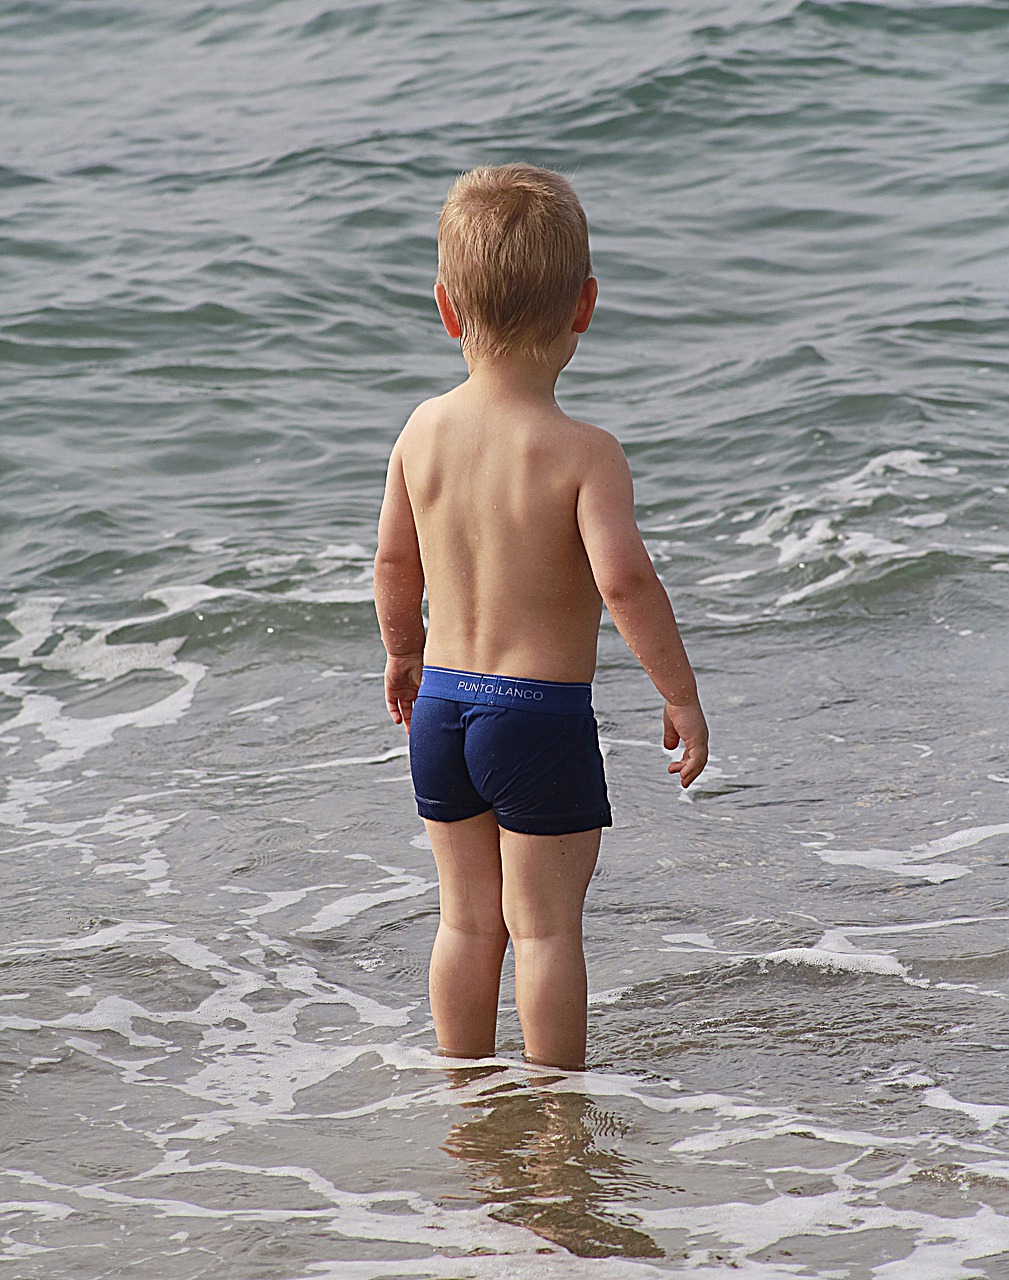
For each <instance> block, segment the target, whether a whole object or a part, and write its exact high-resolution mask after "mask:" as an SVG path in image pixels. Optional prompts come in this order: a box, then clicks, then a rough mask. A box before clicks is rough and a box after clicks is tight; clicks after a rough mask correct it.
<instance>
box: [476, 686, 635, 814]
mask: <svg viewBox="0 0 1009 1280" xmlns="http://www.w3.org/2000/svg"><path fill="white" fill-rule="evenodd" d="M464 723H465V731H466V732H465V757H466V766H467V770H468V772H469V775H470V777H471V779H472V781H473V785H474V786H475V788H476V790H477V791H478V792H479V794H480V795H482V796H483V797H484V798H485V799H486V800H488V801H489V802H490V803H491V805H492V806H493V808H494V812H495V814H496V815H497V818H498V822H499V823H500V825H501V827H502V828H504V829H507V830H509V831H515V832H520V833H524V834H527V835H539V836H547V835H549V836H554V835H564V834H567V833H569V832H572V831H591V830H593V829H594V828H596V827H604V826H609V825H610V823H611V818H610V808H609V803H608V801H607V797H606V779H605V775H604V773H603V761H602V755H601V754H600V751H599V735H598V732H597V729H596V722H595V719H594V717H593V716H591V715H545V714H541V713H538V712H535V711H525V710H516V709H513V708H502V707H473V708H471V709H470V710H469V711H468V712H467V713H466V715H465V717H464Z"/></svg>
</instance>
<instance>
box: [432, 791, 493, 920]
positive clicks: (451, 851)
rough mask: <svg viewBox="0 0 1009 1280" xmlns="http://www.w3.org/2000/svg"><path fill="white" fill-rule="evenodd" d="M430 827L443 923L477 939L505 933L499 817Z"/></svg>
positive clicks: (488, 815) (490, 815)
mask: <svg viewBox="0 0 1009 1280" xmlns="http://www.w3.org/2000/svg"><path fill="white" fill-rule="evenodd" d="M424 826H425V827H426V829H427V834H428V837H429V839H430V841H431V850H432V852H433V853H434V860H435V864H436V866H437V867H438V890H439V896H440V900H441V918H442V920H443V921H444V922H445V923H446V924H448V925H451V926H452V927H453V928H456V929H461V930H464V931H468V932H474V933H485V932H497V931H499V930H500V929H501V927H502V923H501V850H500V846H499V843H498V835H499V833H498V825H497V820H496V819H495V817H494V815H493V813H491V812H490V810H488V811H487V812H486V813H481V814H478V815H477V816H476V817H474V818H464V819H462V820H461V821H459V822H432V821H431V820H430V819H429V818H425V820H424Z"/></svg>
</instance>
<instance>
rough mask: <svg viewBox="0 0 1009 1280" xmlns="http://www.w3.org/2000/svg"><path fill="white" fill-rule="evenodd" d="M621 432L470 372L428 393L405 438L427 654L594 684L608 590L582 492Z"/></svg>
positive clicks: (435, 661)
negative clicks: (460, 381)
mask: <svg viewBox="0 0 1009 1280" xmlns="http://www.w3.org/2000/svg"><path fill="white" fill-rule="evenodd" d="M606 442H612V437H610V436H608V435H606V433H604V432H602V431H600V430H599V428H597V427H591V426H589V425H587V424H586V423H583V422H577V421H575V420H573V419H571V418H569V417H567V415H566V414H564V413H562V412H561V410H560V409H559V408H558V407H557V406H556V405H552V406H551V405H544V403H543V402H542V401H541V400H538V399H533V398H516V397H514V396H511V397H507V398H504V397H502V396H501V395H500V394H495V388H494V387H493V386H491V387H489V388H483V387H480V386H473V385H471V382H469V383H466V384H464V385H463V386H461V387H458V388H457V389H456V390H454V391H451V392H449V393H448V395H444V396H441V397H439V398H438V399H435V400H430V401H427V402H426V403H425V404H424V405H422V406H421V407H420V409H418V411H417V412H416V413H415V414H414V416H413V417H412V419H411V420H410V423H409V424H408V426H407V428H406V429H405V430H404V432H403V435H402V438H401V441H400V455H401V458H402V465H403V474H404V479H405V484H406V489H407V494H408V497H409V501H410V506H411V508H412V510H413V516H414V520H415V523H416V529H417V536H418V540H419V544H420V554H421V559H422V561H423V565H424V574H425V580H426V583H427V594H428V609H429V627H428V635H427V644H426V646H425V662H426V663H428V665H431V666H436V667H448V668H454V669H457V670H463V671H477V672H487V671H492V672H496V673H498V674H500V675H509V676H524V677H527V678H530V679H535V680H557V681H584V682H588V681H591V679H592V676H593V673H594V670H595V656H596V637H597V634H598V630H599V618H600V610H601V599H600V595H599V591H598V590H597V588H596V583H595V579H594V578H593V574H592V567H591V565H590V564H589V558H588V555H587V553H586V550H585V546H584V543H583V541H582V537H581V534H580V532H579V528H578V499H579V492H580V489H581V486H582V483H583V481H584V480H585V478H586V475H587V474H591V470H592V465H593V462H594V461H595V459H596V458H597V456H598V455H599V453H600V450H601V449H604V448H605V444H606Z"/></svg>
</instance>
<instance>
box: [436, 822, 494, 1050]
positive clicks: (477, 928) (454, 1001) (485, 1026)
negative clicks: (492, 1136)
mask: <svg viewBox="0 0 1009 1280" xmlns="http://www.w3.org/2000/svg"><path fill="white" fill-rule="evenodd" d="M424 825H425V826H426V827H427V833H428V835H429V836H430V838H431V848H432V849H433V850H434V860H435V862H436V863H437V865H438V887H439V894H440V901H441V922H440V923H439V925H438V935H437V937H436V938H435V942H434V950H433V951H432V952H431V978H430V990H431V1012H432V1013H433V1014H434V1029H435V1033H436V1034H437V1036H438V1047H439V1049H440V1050H441V1051H442V1053H445V1054H448V1055H449V1056H450V1057H453V1058H486V1057H490V1056H491V1055H492V1054H493V1053H494V1036H495V1032H496V1029H497V1005H498V988H499V986H500V982H501V961H502V960H503V958H504V953H505V947H506V946H507V945H508V931H507V929H506V928H505V922H504V918H503V916H502V914H501V850H500V846H499V844H498V825H497V820H496V818H495V817H494V814H493V813H490V812H488V813H481V814H478V815H477V816H476V817H475V818H464V819H463V820H462V821H461V822H432V821H431V820H430V819H425V821H424Z"/></svg>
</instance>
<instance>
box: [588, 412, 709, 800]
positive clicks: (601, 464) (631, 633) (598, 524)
mask: <svg viewBox="0 0 1009 1280" xmlns="http://www.w3.org/2000/svg"><path fill="white" fill-rule="evenodd" d="M593 445H594V448H593V451H592V458H591V461H590V463H589V466H588V470H587V472H586V475H585V477H584V478H583V480H582V483H581V486H580V489H579V494H578V529H579V532H580V533H581V537H582V542H583V544H584V546H585V550H586V552H587V554H588V557H589V564H590V565H591V567H592V574H593V577H594V578H595V581H596V586H597V587H598V589H599V594H600V595H601V596H602V598H603V603H604V604H605V605H606V608H607V609H608V611H609V614H610V617H611V618H612V619H613V621H614V623H615V624H616V627H617V630H618V631H619V632H620V634H621V635H622V636H623V638H624V639H625V640H626V642H627V645H628V647H629V648H630V650H631V652H632V653H633V654H634V656H635V657H636V658H637V660H638V661H639V662H640V663H641V665H642V667H644V669H645V671H646V672H647V673H648V675H649V676H650V678H651V681H652V683H653V684H654V685H655V687H656V689H658V691H659V693H660V694H661V695H662V697H663V699H664V700H665V704H666V705H665V710H664V713H663V742H664V745H665V746H666V747H667V748H669V749H670V750H672V749H673V748H674V747H676V746H678V745H679V744H680V742H681V741H682V743H683V758H682V760H679V761H677V762H675V763H674V764H671V765H670V766H669V772H670V773H678V774H679V775H680V783H681V785H682V786H684V787H689V786H690V784H691V783H692V782H693V781H694V779H695V778H696V777H697V776H698V775H699V774H700V772H701V770H702V769H703V768H704V766H705V764H706V763H707V760H708V726H707V724H706V723H705V720H704V713H703V711H702V710H701V704H700V701H699V699H698V696H697V683H696V681H695V679H694V673H693V670H692V669H691V666H690V662H689V660H688V658H687V654H686V650H685V649H684V647H683V641H682V640H681V639H680V632H679V629H678V627H677V626H676V619H675V617H674V616H673V610H672V606H671V605H670V603H669V597H668V596H667V595H666V589H665V587H664V586H663V585H662V583H661V582H660V581H659V578H658V575H657V574H656V572H655V569H654V567H653V565H652V561H651V557H650V556H649V554H648V552H647V550H646V549H645V544H644V543H643V542H642V540H641V534H640V532H639V530H638V525H637V521H636V519H635V517H634V489H633V485H632V482H631V472H630V468H629V467H628V465H627V459H626V458H625V457H624V452H623V450H622V449H621V447H620V445H619V443H618V442H617V441H616V440H615V439H614V438H613V437H612V436H611V435H609V434H608V433H606V432H600V433H599V435H598V437H596V438H595V440H594V441H593Z"/></svg>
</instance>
